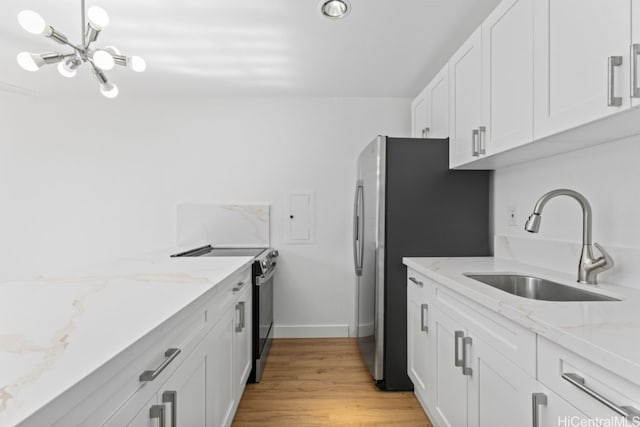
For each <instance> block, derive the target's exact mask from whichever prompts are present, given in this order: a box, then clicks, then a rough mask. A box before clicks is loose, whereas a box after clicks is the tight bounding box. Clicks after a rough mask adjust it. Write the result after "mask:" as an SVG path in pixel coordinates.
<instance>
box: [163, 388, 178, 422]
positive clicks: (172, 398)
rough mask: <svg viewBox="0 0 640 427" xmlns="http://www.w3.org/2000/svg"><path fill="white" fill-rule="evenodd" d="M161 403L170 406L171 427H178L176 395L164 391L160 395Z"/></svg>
mask: <svg viewBox="0 0 640 427" xmlns="http://www.w3.org/2000/svg"><path fill="white" fill-rule="evenodd" d="M162 403H170V404H171V427H178V393H177V392H176V391H165V392H164V393H162Z"/></svg>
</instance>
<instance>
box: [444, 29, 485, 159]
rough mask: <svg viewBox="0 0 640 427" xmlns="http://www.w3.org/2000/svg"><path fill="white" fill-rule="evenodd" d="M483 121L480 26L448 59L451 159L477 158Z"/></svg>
mask: <svg viewBox="0 0 640 427" xmlns="http://www.w3.org/2000/svg"><path fill="white" fill-rule="evenodd" d="M481 123H482V29H481V28H478V29H477V30H476V31H475V32H474V33H473V34H472V35H471V37H469V38H468V39H467V41H465V42H464V44H463V45H462V46H461V47H460V49H458V51H457V52H456V53H455V54H454V55H453V56H452V57H451V59H450V60H449V138H450V145H449V150H450V152H449V159H450V160H449V162H450V165H451V166H452V167H453V166H457V165H460V164H462V163H466V162H468V161H470V160H472V159H473V158H474V157H477V156H478V154H479V152H480V147H479V135H478V133H479V127H480V126H481Z"/></svg>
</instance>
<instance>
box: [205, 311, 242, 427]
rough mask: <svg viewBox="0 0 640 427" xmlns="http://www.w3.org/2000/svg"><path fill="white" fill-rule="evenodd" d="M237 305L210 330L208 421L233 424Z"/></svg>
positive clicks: (210, 422) (207, 375) (210, 424)
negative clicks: (234, 347)
mask: <svg viewBox="0 0 640 427" xmlns="http://www.w3.org/2000/svg"><path fill="white" fill-rule="evenodd" d="M234 312H235V310H234V308H233V307H230V308H229V309H228V310H227V311H226V312H225V314H224V315H223V316H222V317H221V319H220V320H219V321H218V323H217V324H216V325H215V326H214V327H213V330H212V331H211V332H210V335H211V336H210V339H208V340H207V342H208V345H207V351H206V352H207V356H206V358H207V374H206V388H207V411H206V413H207V425H209V426H215V427H219V426H220V427H223V426H228V425H230V424H231V420H232V419H233V409H234V407H235V396H234V382H235V381H234V373H233V334H234V333H235V321H234V320H235V316H234Z"/></svg>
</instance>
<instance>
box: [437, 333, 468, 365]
mask: <svg viewBox="0 0 640 427" xmlns="http://www.w3.org/2000/svg"><path fill="white" fill-rule="evenodd" d="M436 333H437V332H436ZM462 338H464V332H463V331H455V333H454V338H453V342H454V344H453V365H454V366H455V367H462V359H459V358H458V354H460V346H459V344H458V343H459V342H460V340H461V339H462Z"/></svg>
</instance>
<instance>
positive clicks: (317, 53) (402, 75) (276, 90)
mask: <svg viewBox="0 0 640 427" xmlns="http://www.w3.org/2000/svg"><path fill="white" fill-rule="evenodd" d="M86 1H87V7H90V6H92V5H99V6H101V7H103V8H104V9H105V10H107V12H108V13H109V15H110V18H111V23H110V25H109V27H107V28H105V29H104V30H103V32H102V34H100V37H99V39H98V41H97V43H96V45H97V46H107V45H115V46H117V47H118V48H119V49H120V50H121V51H122V52H123V53H124V54H127V55H140V56H142V57H144V58H145V59H146V61H147V65H148V67H147V71H146V72H145V73H143V74H139V73H135V72H133V71H131V70H123V69H119V70H118V69H116V70H113V71H110V72H107V74H108V75H109V78H110V79H111V80H112V81H113V82H114V83H116V84H117V85H118V86H119V87H120V94H121V95H120V96H121V97H123V96H125V97H126V96H135V95H138V94H156V93H166V94H180V95H185V96H202V95H209V96H221V97H223V96H225V97H226V96H321V97H327V96H328V97H334V96H335V97H342V96H345V97H413V96H415V95H416V94H417V93H418V92H419V91H420V89H421V88H422V87H424V86H425V85H426V83H428V81H429V80H430V79H431V77H432V76H433V75H434V74H435V73H436V72H437V71H438V70H439V69H440V68H441V67H442V65H444V63H445V62H446V61H447V59H448V58H449V56H450V55H451V54H452V53H453V52H454V51H455V49H456V48H457V47H458V46H459V45H460V44H461V43H462V42H463V41H464V40H465V38H466V37H467V36H468V35H469V34H471V32H472V31H473V30H474V29H475V28H476V27H477V26H478V25H479V24H480V23H481V22H482V20H483V19H484V18H485V17H486V16H487V15H488V14H489V12H490V11H491V10H492V9H493V8H494V7H495V6H496V4H497V3H499V0H393V1H391V0H350V2H351V5H352V11H351V13H350V14H349V15H348V16H347V17H346V18H344V19H341V20H329V19H327V18H324V17H322V16H321V15H320V12H319V6H320V0H182V1H175V0H108V1H106V0H102V1H101V0H86ZM22 9H32V10H35V11H37V12H38V13H40V14H41V15H42V16H43V17H44V19H45V20H46V21H47V23H48V24H49V25H52V26H53V27H55V28H56V29H57V30H59V31H61V32H63V33H64V34H66V35H67V36H68V37H69V40H70V41H71V42H73V43H78V42H79V40H80V0H56V1H51V0H2V2H0V90H2V89H4V90H17V91H23V92H25V93H36V94H39V95H41V96H47V95H59V94H61V93H65V94H69V95H72V94H74V95H81V94H93V93H96V94H98V88H97V82H95V80H94V77H93V75H92V73H90V72H89V70H88V69H87V66H86V65H84V66H83V67H82V68H81V69H80V70H79V71H78V75H77V76H76V78H75V79H66V78H64V77H62V76H60V75H59V74H58V72H57V70H56V67H55V66H48V67H46V68H43V69H42V70H40V71H38V72H35V73H30V72H27V71H23V70H22V69H21V68H19V66H18V65H17V63H16V60H15V57H16V55H17V53H18V52H20V51H24V50H26V51H31V52H49V51H55V50H58V49H59V48H60V47H61V48H62V50H63V51H66V50H64V46H60V45H58V44H56V43H54V42H53V41H52V40H49V39H46V38H44V37H42V36H35V35H32V34H29V33H27V32H25V31H24V30H22V28H21V27H20V26H19V25H18V22H17V18H16V16H17V13H18V12H19V11H20V10H22ZM98 96H99V95H98Z"/></svg>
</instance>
